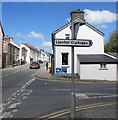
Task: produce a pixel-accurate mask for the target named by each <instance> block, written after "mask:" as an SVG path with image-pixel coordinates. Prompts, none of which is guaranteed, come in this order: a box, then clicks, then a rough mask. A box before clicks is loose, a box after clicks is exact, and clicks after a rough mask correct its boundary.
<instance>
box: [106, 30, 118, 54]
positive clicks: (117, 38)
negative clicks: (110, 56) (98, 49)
mask: <svg viewBox="0 0 118 120" xmlns="http://www.w3.org/2000/svg"><path fill="white" fill-rule="evenodd" d="M104 48H105V52H117V53H118V31H113V32H112V33H111V34H110V37H109V40H108V43H106V44H105V46H104Z"/></svg>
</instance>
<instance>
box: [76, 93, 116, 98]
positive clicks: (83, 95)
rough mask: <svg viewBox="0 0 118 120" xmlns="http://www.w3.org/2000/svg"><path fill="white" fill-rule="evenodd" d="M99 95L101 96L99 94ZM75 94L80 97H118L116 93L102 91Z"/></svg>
mask: <svg viewBox="0 0 118 120" xmlns="http://www.w3.org/2000/svg"><path fill="white" fill-rule="evenodd" d="M88 95H97V96H88ZM98 95H99V96H98ZM75 96H76V97H77V98H78V99H97V98H109V97H117V96H118V95H116V94H114V95H113V94H107V95H106V94H101V93H76V94H75Z"/></svg>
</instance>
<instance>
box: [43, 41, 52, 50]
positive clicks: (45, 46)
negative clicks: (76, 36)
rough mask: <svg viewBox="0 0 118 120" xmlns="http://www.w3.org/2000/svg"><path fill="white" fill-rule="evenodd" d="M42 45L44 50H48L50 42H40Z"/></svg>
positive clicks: (50, 45)
mask: <svg viewBox="0 0 118 120" xmlns="http://www.w3.org/2000/svg"><path fill="white" fill-rule="evenodd" d="M42 46H43V47H44V49H45V50H47V51H49V50H51V47H52V43H51V42H47V41H44V42H43V44H42Z"/></svg>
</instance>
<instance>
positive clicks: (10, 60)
mask: <svg viewBox="0 0 118 120" xmlns="http://www.w3.org/2000/svg"><path fill="white" fill-rule="evenodd" d="M19 52H20V46H19V45H18V44H17V43H16V42H14V41H13V37H8V36H5V37H4V44H3V62H2V65H3V68H5V67H8V66H12V65H19Z"/></svg>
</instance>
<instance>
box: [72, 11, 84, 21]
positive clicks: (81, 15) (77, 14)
mask: <svg viewBox="0 0 118 120" xmlns="http://www.w3.org/2000/svg"><path fill="white" fill-rule="evenodd" d="M70 15H71V21H72V20H75V19H76V18H80V19H82V20H84V11H81V10H80V9H78V10H76V11H72V12H71V13H70Z"/></svg>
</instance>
